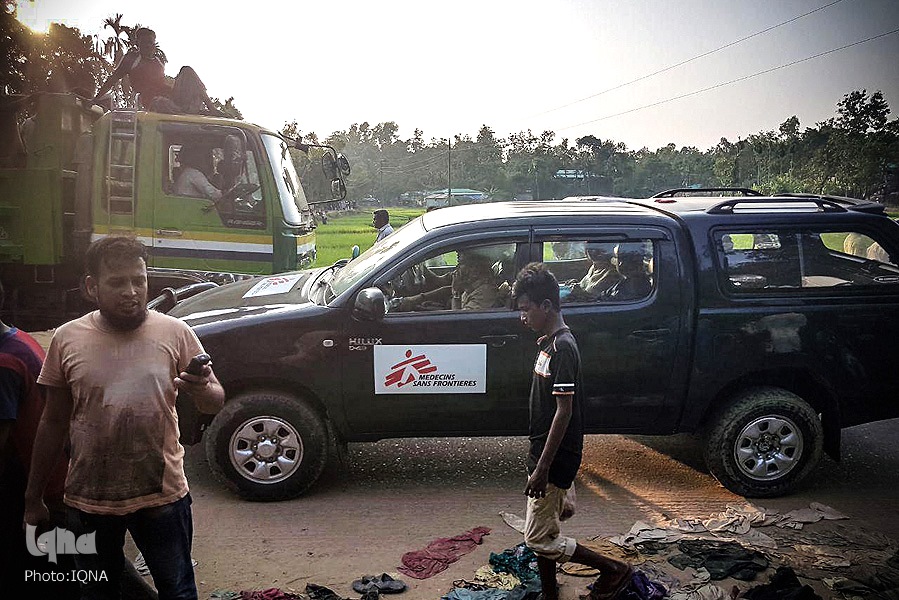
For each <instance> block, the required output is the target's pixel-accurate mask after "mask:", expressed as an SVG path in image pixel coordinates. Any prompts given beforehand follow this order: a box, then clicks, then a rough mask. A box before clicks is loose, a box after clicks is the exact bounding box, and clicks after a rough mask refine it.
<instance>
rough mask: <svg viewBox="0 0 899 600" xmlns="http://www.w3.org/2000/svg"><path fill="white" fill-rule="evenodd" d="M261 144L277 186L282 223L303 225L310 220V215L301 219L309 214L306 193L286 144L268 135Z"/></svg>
mask: <svg viewBox="0 0 899 600" xmlns="http://www.w3.org/2000/svg"><path fill="white" fill-rule="evenodd" d="M262 143H263V144H265V152H266V154H268V160H269V163H271V165H272V174H273V175H274V176H275V184H277V186H278V196H279V197H280V199H281V210H282V211H284V221H286V222H287V224H288V225H304V224H305V223H306V222H307V221H308V220H309V218H311V214H307V219H305V220H304V219H303V213H309V212H310V211H309V203H308V202H307V201H306V193H305V192H304V191H303V186H302V185H300V178H299V177H298V176H297V172H296V169H294V168H293V161H292V160H290V152H289V151H288V149H287V143H286V142H285V141H284V140H282V139H281V138H279V137H278V136H276V135H272V134H270V133H263V134H262Z"/></svg>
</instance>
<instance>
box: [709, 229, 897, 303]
mask: <svg viewBox="0 0 899 600" xmlns="http://www.w3.org/2000/svg"><path fill="white" fill-rule="evenodd" d="M714 237H715V238H716V242H717V244H716V247H717V249H718V252H719V264H721V265H722V267H723V270H724V275H725V276H726V277H723V278H722V280H723V281H724V282H725V286H726V288H727V290H728V291H730V292H732V293H736V294H754V293H766V292H787V293H790V292H792V291H796V292H800V291H803V290H807V289H808V290H811V291H813V290H814V289H820V288H831V287H836V286H840V287H841V288H853V287H859V286H872V285H883V284H887V283H896V282H897V281H899V268H897V267H896V261H895V260H893V259H892V258H891V257H890V255H889V253H888V252H887V251H886V250H885V249H884V248H883V247H882V246H881V245H880V244H879V243H878V242H877V241H876V240H875V239H873V238H871V237H870V236H869V235H867V234H864V233H861V232H858V231H841V232H831V231H809V230H798V229H797V230H793V231H778V232H727V231H725V232H718V233H715V234H714Z"/></svg>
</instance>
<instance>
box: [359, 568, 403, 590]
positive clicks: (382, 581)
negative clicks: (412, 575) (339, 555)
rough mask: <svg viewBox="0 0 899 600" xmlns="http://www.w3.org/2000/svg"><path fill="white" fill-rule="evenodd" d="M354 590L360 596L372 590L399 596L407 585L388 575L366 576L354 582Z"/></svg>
mask: <svg viewBox="0 0 899 600" xmlns="http://www.w3.org/2000/svg"><path fill="white" fill-rule="evenodd" d="M353 589H354V590H355V591H357V592H359V593H360V594H362V593H364V592H367V591H368V590H371V589H376V590H378V591H379V592H381V593H382V594H398V593H400V592H402V591H403V590H405V589H406V583H405V582H403V581H400V580H399V579H394V578H393V577H391V576H390V575H388V574H387V573H381V574H380V575H365V576H364V577H362V579H357V580H356V581H354V582H353Z"/></svg>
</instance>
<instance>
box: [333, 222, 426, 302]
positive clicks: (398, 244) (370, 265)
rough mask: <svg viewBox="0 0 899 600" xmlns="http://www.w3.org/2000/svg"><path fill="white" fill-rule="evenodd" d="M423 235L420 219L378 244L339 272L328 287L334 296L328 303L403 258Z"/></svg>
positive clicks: (404, 226) (409, 223)
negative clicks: (387, 265)
mask: <svg viewBox="0 0 899 600" xmlns="http://www.w3.org/2000/svg"><path fill="white" fill-rule="evenodd" d="M423 233H424V227H423V226H422V224H421V218H418V219H413V220H412V221H409V222H408V223H407V224H405V225H403V226H402V227H400V228H399V229H397V230H396V231H394V232H393V233H391V234H390V235H388V236H387V237H386V238H384V239H383V240H381V241H380V242H376V243H375V245H374V246H372V247H371V248H369V249H368V250H366V251H365V252H363V253H362V254H360V255H359V256H357V257H356V258H355V259H354V260H352V261H350V262H349V263H348V264H347V265H346V266H345V267H343V268H342V269H340V271H338V272H337V274H336V275H335V276H334V279H332V280H331V281H330V282H329V285H328V287H329V288H330V290H331V293H332V294H333V296H331V295H330V294H329V296H330V297H329V298H328V301H330V300H332V299H333V298H335V297H337V296H339V295H340V294H342V293H343V292H345V291H346V290H348V289H350V288H351V287H353V286H355V285H356V284H357V283H358V282H360V281H361V280H363V279H365V278H367V277H369V276H370V275H372V274H373V273H374V272H375V271H377V270H378V269H380V268H382V267H384V266H385V265H386V264H388V263H390V262H395V261H396V260H398V259H399V258H402V256H403V255H404V254H406V253H407V251H408V248H409V247H410V246H411V245H412V244H414V243H415V242H417V241H418V240H420V239H421V236H422V234H423Z"/></svg>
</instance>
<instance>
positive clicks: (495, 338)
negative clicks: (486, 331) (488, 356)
mask: <svg viewBox="0 0 899 600" xmlns="http://www.w3.org/2000/svg"><path fill="white" fill-rule="evenodd" d="M481 339H482V340H484V341H485V342H487V343H488V344H490V345H491V346H493V347H494V348H502V347H503V346H505V345H506V342H514V341H515V340H517V339H518V336H517V335H516V334H514V333H510V334H507V335H484V336H481Z"/></svg>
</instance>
